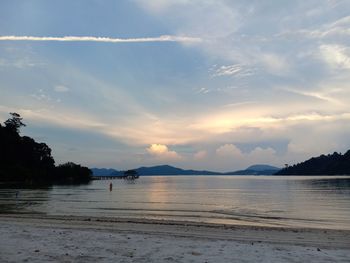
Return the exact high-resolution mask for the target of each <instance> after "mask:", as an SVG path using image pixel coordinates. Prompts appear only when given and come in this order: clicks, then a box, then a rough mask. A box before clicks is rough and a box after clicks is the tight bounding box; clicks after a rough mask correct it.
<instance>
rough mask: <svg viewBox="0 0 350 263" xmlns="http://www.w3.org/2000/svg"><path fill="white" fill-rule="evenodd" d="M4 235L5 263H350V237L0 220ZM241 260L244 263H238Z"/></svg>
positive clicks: (140, 222) (26, 217)
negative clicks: (243, 258)
mask: <svg viewBox="0 0 350 263" xmlns="http://www.w3.org/2000/svg"><path fill="white" fill-rule="evenodd" d="M0 234H1V237H2V238H1V240H0V251H1V253H0V261H1V262H18V261H33V260H34V259H37V261H38V262H42V261H49V262H61V261H78V262H79V261H81V262H96V260H98V261H103V262H115V261H118V260H119V261H123V262H166V261H173V262H188V261H192V262H206V261H207V262H229V261H234V260H237V261H240V262H241V261H244V262H306V261H308V262H332V261H333V262H348V261H349V259H350V256H349V255H350V231H349V230H332V229H315V228H298V229H296V228H285V227H260V226H241V225H219V224H210V223H196V222H183V221H181V222H178V221H169V220H167V221H165V220H149V219H132V218H104V217H82V216H46V215H41V214H0ZM67 244H69V245H67ZM116 244H117V245H116ZM126 251H127V252H126ZM66 254H67V255H66ZM238 255H241V256H244V257H246V260H240V259H241V257H237V256H238ZM96 257H98V259H97V258H96ZM34 261H35V260H34Z"/></svg>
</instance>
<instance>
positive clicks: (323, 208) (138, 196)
mask: <svg viewBox="0 0 350 263" xmlns="http://www.w3.org/2000/svg"><path fill="white" fill-rule="evenodd" d="M110 183H112V186H113V187H112V190H111V191H110ZM0 213H34V214H45V215H50V216H54V215H65V216H67V215H74V216H90V217H118V218H137V219H158V220H174V221H189V222H205V223H215V224H227V225H236V224H239V225H255V226H275V227H293V228H294V227H296V228H299V227H306V228H324V229H347V230H350V176H141V177H140V178H138V179H136V180H124V179H113V180H95V181H92V182H91V183H90V184H87V185H78V186H77V185H75V186H74V185H60V186H52V187H42V188H39V189H31V188H23V187H9V186H7V185H0Z"/></svg>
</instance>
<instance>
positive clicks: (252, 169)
mask: <svg viewBox="0 0 350 263" xmlns="http://www.w3.org/2000/svg"><path fill="white" fill-rule="evenodd" d="M279 170H281V168H278V167H275V166H271V165H266V164H255V165H252V166H249V167H248V168H247V169H245V170H239V171H234V172H228V173H225V174H226V175H273V174H275V173H276V172H278V171H279Z"/></svg>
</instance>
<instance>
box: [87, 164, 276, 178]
mask: <svg viewBox="0 0 350 263" xmlns="http://www.w3.org/2000/svg"><path fill="white" fill-rule="evenodd" d="M280 169H281V168H277V167H274V166H270V165H264V164H258V165H252V166H250V167H248V168H247V169H245V170H239V171H234V172H225V173H222V172H215V171H206V170H201V171H198V170H184V169H181V168H177V167H173V166H170V165H158V166H151V167H140V168H137V169H133V170H135V171H136V172H137V173H138V174H139V175H142V176H148V175H272V174H274V173H276V172H277V171H279V170H280ZM91 171H92V173H93V175H94V176H122V175H123V171H118V170H115V169H105V168H92V169H91Z"/></svg>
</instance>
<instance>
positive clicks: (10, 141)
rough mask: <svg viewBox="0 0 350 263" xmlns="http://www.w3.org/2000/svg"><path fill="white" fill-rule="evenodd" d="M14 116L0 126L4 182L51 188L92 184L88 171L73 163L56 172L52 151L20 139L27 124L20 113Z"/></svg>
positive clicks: (0, 167) (0, 169) (0, 164)
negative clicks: (42, 185) (43, 185)
mask: <svg viewBox="0 0 350 263" xmlns="http://www.w3.org/2000/svg"><path fill="white" fill-rule="evenodd" d="M10 114H11V118H10V119H8V120H6V121H5V122H4V126H3V125H1V124H0V181H13V182H29V183H49V184H50V183H54V182H65V181H67V182H74V183H78V182H87V181H89V180H91V176H89V175H90V170H89V169H88V168H86V167H81V166H80V165H76V164H73V163H69V165H63V166H62V167H61V166H58V167H57V168H56V167H55V160H54V159H53V157H52V156H51V149H50V147H49V146H48V145H47V144H45V143H38V142H36V141H34V140H33V139H32V138H30V137H28V136H23V137H22V136H20V135H19V132H20V128H21V127H23V126H25V124H24V123H23V122H22V118H21V116H20V115H19V114H18V113H10ZM63 168H64V169H63Z"/></svg>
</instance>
